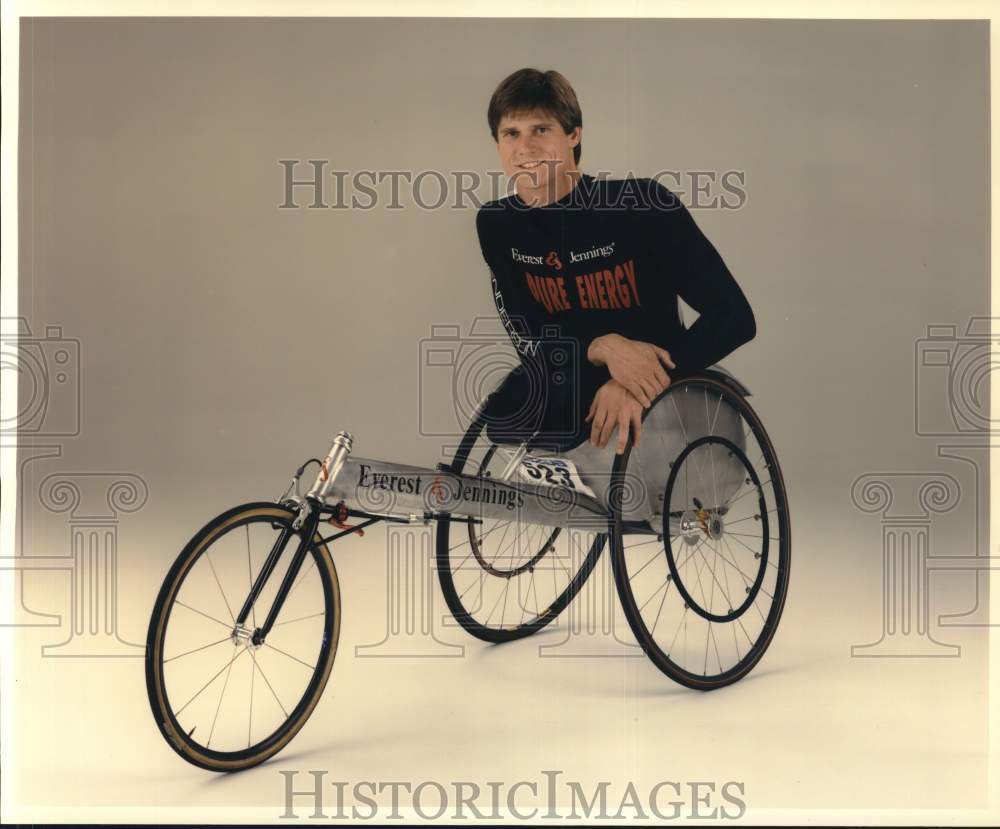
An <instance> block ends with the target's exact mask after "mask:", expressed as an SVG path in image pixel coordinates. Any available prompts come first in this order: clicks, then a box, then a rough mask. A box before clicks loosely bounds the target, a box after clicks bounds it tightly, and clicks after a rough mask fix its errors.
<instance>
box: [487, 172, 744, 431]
mask: <svg viewBox="0 0 1000 829" xmlns="http://www.w3.org/2000/svg"><path fill="white" fill-rule="evenodd" d="M476 228H477V230H478V233H479V243H480V247H481V248H482V252H483V257H484V258H485V260H486V262H487V264H488V265H489V267H490V270H491V272H492V274H493V294H494V300H495V302H496V305H497V311H498V313H499V314H500V317H501V320H502V321H503V323H504V325H505V326H506V327H507V331H508V333H509V334H510V337H511V341H512V342H513V344H514V347H515V348H516V349H517V351H518V353H519V354H520V355H521V363H522V366H521V370H520V371H517V372H514V373H513V374H512V376H511V377H510V378H508V381H507V382H506V383H505V384H504V386H503V387H502V388H501V389H500V390H499V391H500V393H499V395H498V397H508V398H510V397H511V396H513V397H516V398H518V399H523V397H524V395H525V394H526V393H529V392H530V393H531V394H535V396H536V399H537V400H538V401H541V402H540V403H539V404H538V405H535V404H534V403H533V404H531V405H530V406H529V408H531V409H532V410H533V411H535V412H536V413H537V415H538V418H539V420H538V421H537V423H535V424H534V425H535V427H539V428H541V429H542V430H543V431H547V432H551V433H553V434H554V435H556V434H557V433H558V434H557V436H562V439H560V440H555V441H553V443H555V444H557V445H562V446H563V448H566V447H567V446H569V445H575V444H576V443H578V442H580V441H581V440H582V439H584V438H585V437H586V433H587V430H588V429H589V426H588V424H585V423H583V417H584V416H585V415H586V413H587V411H588V409H589V407H590V403H591V401H592V399H593V397H594V394H595V393H596V392H597V389H598V388H600V386H601V385H603V384H604V383H605V382H607V380H608V378H609V377H610V375H609V373H608V371H607V369H606V368H605V367H604V366H594V365H593V364H591V363H590V362H589V361H588V360H587V348H588V347H589V345H590V343H591V342H592V341H593V340H594V339H595V338H596V337H598V336H600V335H602V334H608V333H617V334H621V335H622V336H624V337H628V338H629V339H633V340H644V341H646V342H651V343H654V344H656V345H659V346H661V347H662V348H665V349H666V350H667V351H669V352H670V356H671V358H672V359H673V361H674V362H675V363H676V365H677V368H676V369H675V370H668V371H669V373H670V374H671V376H680V375H683V374H689V373H692V372H696V371H698V370H700V369H703V368H706V367H708V366H710V365H713V364H714V363H717V362H718V361H719V360H721V359H722V358H723V357H725V356H726V355H727V354H730V353H731V352H732V351H733V350H735V349H736V348H738V347H739V346H740V345H742V344H743V343H745V342H747V341H748V340H750V339H752V338H753V337H754V335H755V333H756V324H755V321H754V315H753V311H752V310H751V308H750V305H749V303H748V302H747V299H746V297H745V296H744V295H743V292H742V291H741V290H740V287H739V285H738V284H737V283H736V280H735V279H733V276H732V274H731V273H730V272H729V270H728V268H727V267H726V265H725V263H724V262H723V261H722V257H721V256H719V254H718V252H717V251H716V249H715V248H714V247H713V245H712V243H711V242H709V241H708V239H707V238H706V237H705V235H704V234H703V233H702V232H701V230H699V228H698V226H697V225H696V224H695V222H694V219H693V218H692V217H691V214H690V213H689V212H688V210H687V209H686V208H685V207H684V205H683V204H682V203H681V202H680V200H679V199H678V198H677V197H676V196H675V195H674V194H673V193H671V192H670V191H669V190H668V189H667V188H666V187H664V186H663V185H661V184H659V183H658V182H656V181H655V180H653V179H635V178H626V179H620V180H608V179H597V178H594V177H593V176H589V175H586V174H583V175H582V176H581V179H580V181H579V182H578V183H577V185H576V187H574V188H573V189H572V190H571V191H570V192H569V193H568V194H566V195H565V196H564V197H563V198H561V199H559V200H557V201H555V202H552V203H550V204H547V205H544V206H542V207H528V206H527V205H526V204H525V203H524V202H523V201H522V200H521V199H520V198H519V197H518V196H517V195H516V194H515V195H512V196H508V197H507V198H504V199H499V200H497V201H492V202H489V203H487V204H485V205H484V206H483V207H482V208H480V210H479V212H478V214H477V216H476ZM678 295H679V296H680V297H681V298H682V299H683V300H684V301H685V302H686V303H687V304H688V305H690V306H691V307H692V308H693V309H694V310H695V311H697V312H698V314H699V317H698V319H697V320H696V321H695V322H694V323H693V324H692V325H691V327H690V328H688V329H685V328H684V326H683V325H682V324H681V321H680V318H679V315H678V308H677V297H678ZM532 378H534V379H533V380H532ZM529 386H530V387H531V388H530V389H529V388H528V387H529ZM538 387H541V388H538ZM526 390H527V391H526ZM539 392H540V394H536V393H539ZM508 408H509V406H508ZM529 431H530V430H529Z"/></svg>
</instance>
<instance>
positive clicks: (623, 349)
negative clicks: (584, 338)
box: [587, 334, 677, 409]
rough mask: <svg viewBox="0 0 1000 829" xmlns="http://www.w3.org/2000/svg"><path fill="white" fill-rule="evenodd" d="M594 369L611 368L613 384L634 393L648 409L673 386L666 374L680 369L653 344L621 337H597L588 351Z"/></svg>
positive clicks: (614, 335) (615, 335) (611, 335)
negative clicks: (615, 381)
mask: <svg viewBox="0 0 1000 829" xmlns="http://www.w3.org/2000/svg"><path fill="white" fill-rule="evenodd" d="M587 359H588V360H590V362H592V363H593V364H594V365H598V366H602V365H603V366H607V367H608V371H609V372H610V373H611V377H612V379H613V380H617V381H618V382H619V383H621V385H622V386H624V387H625V388H626V389H627V390H628V391H630V392H631V393H632V394H633V395H634V396H635V397H636V398H637V399H638V400H639V402H640V403H642V405H643V406H645V407H646V408H647V409H648V408H649V407H650V406H651V405H653V400H654V399H655V398H656V396H657V395H659V394H661V393H662V392H664V391H666V390H667V388H668V387H669V386H670V376H669V375H668V374H667V372H666V371H665V370H664V366H666V367H667V368H677V366H676V365H674V361H673V360H672V359H671V358H670V353H669V352H668V351H665V350H664V349H662V348H660V347H659V346H656V345H653V344H652V343H646V342H641V341H639V340H630V339H627V338H626V337H623V336H621V335H620V334H605V335H603V336H601V337H596V338H595V339H594V341H593V342H592V343H591V344H590V347H589V348H588V349H587Z"/></svg>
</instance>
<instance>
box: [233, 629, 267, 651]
mask: <svg viewBox="0 0 1000 829" xmlns="http://www.w3.org/2000/svg"><path fill="white" fill-rule="evenodd" d="M229 638H230V639H231V640H232V643H233V644H234V645H246V646H249V647H250V648H252V649H253V650H257V648H259V647H260V646H261V645H263V644H264V643H263V642H260V641H258V638H259V637H258V636H257V631H255V630H250V629H249V628H245V627H243V625H236V626H235V627H234V628H233V630H232V633H230V634H229Z"/></svg>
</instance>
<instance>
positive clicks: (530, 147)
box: [497, 110, 581, 201]
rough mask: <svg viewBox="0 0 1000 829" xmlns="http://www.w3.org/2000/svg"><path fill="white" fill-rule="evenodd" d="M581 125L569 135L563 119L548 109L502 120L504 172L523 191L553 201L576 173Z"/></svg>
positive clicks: (500, 135) (500, 147) (499, 133)
mask: <svg viewBox="0 0 1000 829" xmlns="http://www.w3.org/2000/svg"><path fill="white" fill-rule="evenodd" d="M580 132H581V130H580V127H575V128H574V129H573V132H571V133H570V134H569V135H567V134H566V133H565V132H563V128H562V127H561V126H560V124H559V122H558V121H557V120H556V119H555V118H554V117H552V116H551V115H549V114H548V113H546V112H542V111H540V110H535V111H533V112H524V113H511V114H509V115H504V116H503V117H502V118H501V119H500V124H499V126H498V127H497V150H498V151H499V153H500V163H501V164H502V165H503V169H504V172H505V173H506V174H507V175H508V176H509V177H510V178H511V179H513V181H514V185H515V187H517V190H518V192H519V193H521V192H525V193H528V194H531V195H538V196H544V195H545V194H547V195H548V198H545V199H543V200H544V201H550V200H551V199H552V198H557V197H558V196H555V195H553V194H555V193H556V192H557V190H560V189H563V188H561V187H559V182H560V181H561V180H562V179H563V178H564V177H565V176H566V174H567V173H571V172H575V171H576V169H577V167H576V162H575V161H574V160H573V148H574V147H575V146H576V145H577V144H579V143H580Z"/></svg>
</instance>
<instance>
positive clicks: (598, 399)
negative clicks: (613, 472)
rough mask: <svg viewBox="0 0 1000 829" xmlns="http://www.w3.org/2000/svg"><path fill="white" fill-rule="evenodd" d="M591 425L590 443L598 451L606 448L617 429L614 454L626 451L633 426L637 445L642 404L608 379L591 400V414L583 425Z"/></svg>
mask: <svg viewBox="0 0 1000 829" xmlns="http://www.w3.org/2000/svg"><path fill="white" fill-rule="evenodd" d="M591 421H593V423H592V424H591V429H590V442H591V443H593V444H594V446H596V447H598V448H602V447H604V446H606V445H607V443H608V441H609V440H610V439H611V435H612V433H613V432H614V430H615V427H616V426H617V427H618V447H617V449H616V452H617V454H619V455H620V454H621V453H622V452H624V451H625V445H626V444H627V443H628V430H629V425H631V426H632V430H633V439H634V442H635V445H636V446H638V445H639V432H640V430H641V429H642V403H640V402H639V400H638V399H637V398H636V397H635V395H633V394H632V393H631V392H630V391H629V390H628V389H626V388H625V387H624V386H623V385H622V384H621V383H619V382H618V381H617V380H614V379H612V380H608V382H607V383H605V384H604V385H603V386H601V387H600V388H599V389H598V390H597V394H595V395H594V401H593V402H592V403H591V404H590V412H589V413H588V414H587V417H586V422H587V423H590V422H591Z"/></svg>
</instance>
